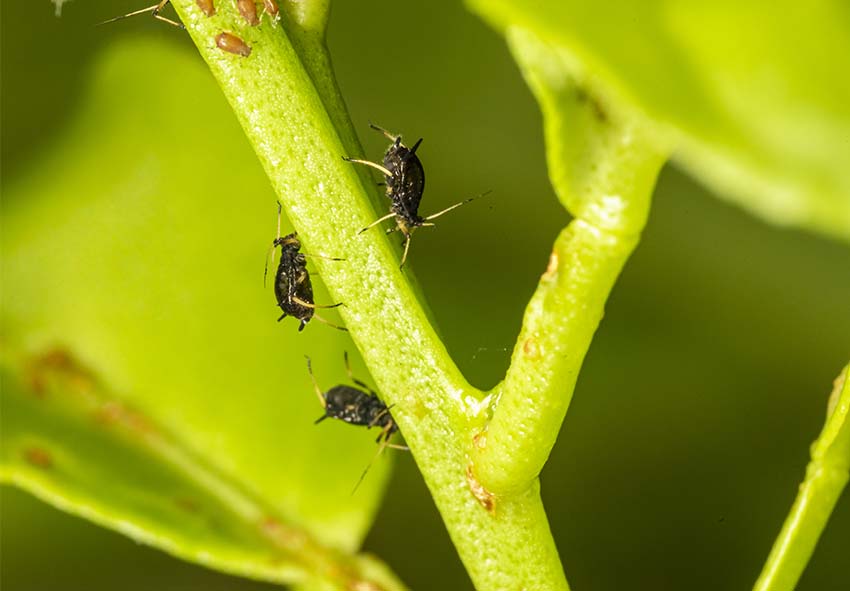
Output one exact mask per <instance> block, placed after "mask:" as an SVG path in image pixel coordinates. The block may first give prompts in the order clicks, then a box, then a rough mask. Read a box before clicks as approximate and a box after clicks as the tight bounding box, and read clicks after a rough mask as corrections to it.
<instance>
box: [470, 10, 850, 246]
mask: <svg viewBox="0 0 850 591" xmlns="http://www.w3.org/2000/svg"><path fill="white" fill-rule="evenodd" d="M468 3H469V4H470V6H472V7H473V8H474V9H475V10H476V11H478V12H479V13H481V14H482V15H483V16H484V17H485V18H487V19H488V20H489V21H490V22H491V23H493V24H494V25H495V26H497V27H498V28H499V29H502V30H504V29H506V28H507V27H510V26H521V27H524V28H527V29H528V30H530V31H533V32H534V33H535V34H537V35H538V36H540V37H541V39H543V40H544V41H547V42H549V43H551V44H553V45H556V46H558V47H560V48H561V49H562V50H563V51H565V52H568V53H569V54H570V55H571V56H572V57H573V58H574V59H575V60H576V61H577V62H579V63H581V64H582V65H583V67H584V68H586V69H587V70H588V71H592V72H593V73H594V75H595V76H597V77H598V79H599V82H600V86H601V87H602V88H604V90H605V91H606V92H607V93H608V94H609V95H610V96H611V97H612V98H613V99H616V100H617V102H619V103H622V104H623V105H629V106H630V107H634V108H637V109H639V110H640V111H641V112H643V113H645V114H646V115H647V117H648V118H649V119H650V120H651V121H653V122H654V123H655V125H656V128H657V130H658V131H659V132H663V133H669V134H670V136H671V138H672V139H673V141H674V144H673V145H674V148H675V157H676V159H677V160H678V161H679V162H681V163H682V164H683V165H684V166H686V167H687V168H688V169H689V170H690V171H692V172H693V173H694V174H695V175H697V176H698V177H699V178H700V179H702V181H703V182H704V183H706V184H708V185H710V186H711V187H712V188H713V189H714V190H715V191H716V192H717V193H718V194H719V195H722V196H724V197H728V198H730V199H732V200H734V201H736V202H737V203H740V204H741V205H742V206H744V207H746V208H748V209H749V210H751V211H752V212H754V213H756V214H758V215H760V216H762V217H764V218H765V219H767V220H770V221H772V222H776V223H780V224H793V225H799V226H803V227H807V228H811V229H813V230H818V231H821V232H824V233H827V234H829V235H832V236H834V237H839V238H842V239H844V240H848V239H850V176H848V174H847V162H850V143H848V142H847V137H848V136H850V79H848V77H847V76H846V73H847V72H848V71H850V12H849V11H848V6H847V4H846V3H845V2H840V1H838V0H822V1H817V2H808V3H799V2H793V1H791V0H783V1H780V2H773V3H771V4H770V5H769V6H767V5H765V4H764V3H762V2H758V1H754V0H750V1H746V2H737V1H732V0H723V1H720V2H710V3H707V2H696V1H690V2H678V1H668V0H654V1H651V2H639V3H638V2H626V1H619V2H614V3H607V4H606V5H605V7H604V8H602V7H600V6H599V5H597V4H594V3H589V2H581V1H580V0H564V1H559V2H528V1H523V0H468Z"/></svg>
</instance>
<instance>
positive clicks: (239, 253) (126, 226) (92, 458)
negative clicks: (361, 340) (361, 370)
mask: <svg viewBox="0 0 850 591" xmlns="http://www.w3.org/2000/svg"><path fill="white" fill-rule="evenodd" d="M105 55H106V57H105V58H104V59H102V61H101V62H100V63H99V64H98V65H97V67H96V76H95V81H94V84H93V88H92V90H91V91H90V92H89V93H88V96H87V98H86V100H85V103H84V104H85V107H84V111H83V112H82V113H80V114H79V116H78V117H77V118H76V119H75V121H74V122H73V124H72V125H71V126H70V129H69V130H68V132H67V134H66V135H65V136H64V137H63V138H62V139H61V140H59V141H58V143H57V145H55V146H54V149H53V150H52V151H51V153H50V154H49V155H48V156H46V157H45V158H44V159H43V160H41V161H40V162H37V163H35V165H34V166H32V168H31V169H30V170H29V171H28V173H27V174H25V175H24V176H23V177H22V178H19V179H13V180H12V181H11V183H10V184H9V185H8V186H7V190H6V191H5V192H4V200H3V219H4V231H3V234H2V257H3V258H2V265H3V267H2V268H3V285H4V286H7V288H6V293H4V306H3V310H2V328H3V334H4V335H5V336H4V343H3V344H4V350H6V351H7V355H6V356H7V357H8V358H9V359H12V360H13V361H12V362H10V363H11V365H10V367H11V371H12V374H11V377H10V378H8V379H9V380H11V382H10V383H21V381H22V380H23V378H22V376H23V375H24V374H23V373H22V372H23V369H22V368H23V366H24V365H25V364H26V360H27V359H37V358H39V357H40V356H42V355H43V354H45V352H49V351H63V352H67V353H68V354H69V355H70V357H71V358H73V359H75V360H76V361H75V363H79V365H80V366H81V367H84V368H87V369H86V371H91V373H92V374H93V375H95V376H96V377H97V378H96V379H97V382H98V383H99V384H102V385H103V389H104V391H106V392H109V393H110V394H108V395H105V396H106V397H107V399H109V400H112V399H113V398H114V399H115V400H116V401H118V402H119V403H120V404H122V405H123V404H127V405H130V407H132V408H133V409H134V412H137V413H139V414H140V415H141V416H144V417H145V421H146V422H149V423H150V424H152V425H155V426H156V429H157V430H161V431H162V432H163V433H167V434H169V435H168V437H167V440H168V442H169V443H168V449H170V450H172V451H171V452H169V453H167V454H165V455H163V454H162V453H161V451H162V450H161V449H159V448H157V449H153V450H152V449H150V448H149V447H150V446H148V447H144V446H143V447H142V448H139V447H137V446H133V445H131V444H129V443H128V442H126V441H122V440H121V438H120V437H116V436H114V434H112V433H109V432H103V431H102V429H101V428H100V427H99V426H98V425H97V424H95V423H93V422H92V421H91V420H89V419H88V418H87V417H86V416H84V415H85V413H83V414H80V412H72V413H65V412H64V411H63V412H54V411H53V410H51V408H50V407H49V406H45V405H43V404H40V403H37V402H36V401H35V400H34V399H32V398H31V397H29V395H27V394H25V393H21V389H22V388H17V387H15V388H8V387H5V385H4V388H3V407H4V413H3V437H4V441H3V443H4V456H3V476H4V479H5V480H7V481H12V482H15V483H17V484H19V485H21V486H23V487H25V488H27V489H28V490H31V491H33V492H34V493H35V494H37V495H39V496H41V497H42V498H46V499H47V500H49V501H50V502H52V503H54V504H56V505H58V506H60V507H63V508H65V509H68V510H72V511H74V512H77V513H80V514H83V515H86V516H91V517H93V518H95V519H96V520H97V521H99V522H100V523H102V524H104V525H107V526H108V527H112V528H115V529H120V530H121V531H124V532H125V533H131V534H132V535H133V536H134V537H136V538H137V539H140V540H143V541H146V542H149V543H153V544H155V545H157V546H159V547H162V548H164V549H166V550H168V551H170V552H172V553H175V554H177V555H179V556H182V557H184V558H188V559H192V560H198V561H201V562H204V563H205V564H208V565H210V566H213V567H216V568H221V569H224V570H229V571H235V572H242V573H245V574H250V575H252V576H255V577H261V578H268V579H272V580H277V581H295V580H303V579H304V578H305V577H319V578H320V579H321V578H326V579H328V580H330V581H331V582H333V576H336V575H333V576H332V575H331V574H328V573H329V572H331V571H333V569H331V570H327V569H324V567H323V565H324V564H325V563H324V562H322V561H321V560H320V561H318V562H316V561H311V560H312V558H311V559H310V560H307V559H305V558H304V557H303V556H302V557H300V558H299V557H298V556H295V557H294V558H293V559H292V560H289V559H287V560H283V561H281V562H275V563H269V557H270V547H269V544H268V540H267V539H265V540H264V538H263V537H262V536H259V535H258V532H257V527H258V525H257V523H256V519H255V518H256V517H258V516H259V515H260V514H262V515H263V516H264V517H263V519H264V520H265V519H266V517H265V516H268V517H269V518H270V519H273V520H274V521H275V522H279V523H281V524H283V525H284V526H285V527H286V528H291V531H294V532H297V533H298V535H303V536H305V539H309V540H310V544H314V545H315V547H316V548H318V549H320V550H321V552H320V553H318V554H321V555H323V556H330V557H333V559H334V560H343V558H344V556H343V555H344V554H350V553H352V552H354V551H355V550H356V548H357V547H358V545H359V543H360V541H361V540H362V537H363V535H364V533H365V531H366V528H367V527H368V525H369V523H370V522H371V519H372V517H373V515H374V512H375V510H376V506H377V503H378V500H379V497H380V493H381V490H382V488H383V484H384V481H385V479H386V476H387V468H388V465H389V461H388V457H389V455H388V454H385V455H384V457H383V458H380V459H379V460H378V461H377V462H376V463H375V465H374V466H373V468H372V470H371V471H370V473H369V477H368V478H367V479H366V481H365V482H364V484H363V485H362V486H361V487H360V488H359V490H358V491H357V494H356V495H352V494H351V490H352V488H353V486H354V484H355V483H356V482H357V479H358V477H359V475H360V473H361V472H362V470H363V468H364V467H365V466H366V464H367V463H368V462H369V460H370V459H371V458H372V455H373V454H374V449H375V444H374V437H373V436H370V435H369V434H368V433H366V432H363V431H360V430H356V429H352V428H350V427H349V426H347V425H344V424H341V423H335V422H326V423H323V424H322V425H318V426H315V425H313V420H314V419H315V418H316V417H317V416H319V415H320V414H321V408H320V406H319V404H318V402H317V401H316V398H315V395H314V393H313V391H312V385H311V382H310V379H309V375H308V373H307V369H306V364H305V360H304V354H305V353H306V352H309V353H310V355H311V356H312V357H313V365H314V369H315V370H316V373H317V377H318V380H319V382H320V383H321V384H322V385H323V386H324V387H329V386H331V385H333V384H335V383H339V382H341V381H343V380H345V379H346V378H345V371H344V367H343V363H342V353H343V350H344V349H348V350H350V351H351V350H352V349H353V347H352V345H351V343H350V341H349V340H348V338H347V337H346V336H345V334H344V333H341V332H339V331H336V330H333V329H331V328H329V327H326V326H323V325H321V324H319V323H312V324H310V325H309V326H308V327H307V328H306V329H305V331H304V332H303V333H300V334H299V333H298V332H297V330H296V324H295V323H293V322H291V321H289V322H288V321H286V320H284V321H283V322H281V323H280V324H278V323H277V322H276V319H277V317H278V309H277V308H276V306H275V301H274V296H273V293H272V291H271V288H270V287H269V288H268V289H266V288H264V287H263V279H262V266H263V264H264V258H265V255H266V251H267V248H268V246H269V245H270V243H271V240H272V238H274V230H275V216H276V204H275V196H274V194H273V192H272V191H271V189H270V188H269V186H268V183H267V180H266V179H265V177H264V175H263V173H262V170H261V169H260V167H259V165H258V163H257V162H256V158H255V156H254V154H253V152H252V151H251V150H250V148H249V147H248V145H247V142H246V141H245V139H244V135H243V134H242V131H241V129H240V128H239V127H238V125H237V123H236V121H235V120H234V118H233V116H232V113H231V112H230V110H229V108H228V107H227V105H226V103H225V102H224V101H223V100H222V99H221V98H220V94H219V91H218V89H217V88H216V86H215V83H214V81H213V80H212V78H211V77H210V76H209V74H208V72H207V71H206V69H205V67H204V66H203V64H202V63H201V62H200V61H199V60H198V59H197V57H195V56H191V57H190V56H189V55H188V54H187V53H185V52H182V51H178V50H175V49H173V48H166V47H163V46H162V45H158V44H155V43H153V42H151V41H145V40H142V41H136V42H132V43H123V44H122V45H120V46H118V47H115V48H113V49H112V50H111V51H109V52H106V53H105ZM289 228H290V227H289V226H288V222H287V221H286V220H284V231H291V230H290V229H289ZM328 254H334V253H328ZM328 298H329V296H328V295H327V294H326V292H325V291H324V290H323V289H321V288H320V287H319V286H318V285H317V293H316V301H317V302H318V303H329V302H328V301H327V300H328ZM22 364H24V365H22ZM7 365H8V363H7ZM361 377H363V378H365V379H368V377H367V376H361ZM77 410H78V411H79V410H80V409H77ZM90 410H91V409H89V411H90ZM89 411H86V412H89ZM26 445H35V446H36V447H37V448H41V447H44V448H45V450H46V452H47V453H48V454H49V455H50V457H52V458H55V462H54V463H55V466H56V469H54V470H48V471H46V472H45V471H44V470H36V469H35V468H34V467H33V464H32V462H27V461H26V458H25V457H24V456H22V455H21V453H22V452H21V450H22V449H26V448H25V447H24V448H22V447H21V446H26ZM7 448H8V449H7ZM172 452H173V454H176V456H173V457H172V456H171V455H170V454H171V453H172ZM174 457H179V458H180V460H179V461H174ZM22 458H24V459H22ZM199 474H200V475H206V474H209V475H215V476H214V478H213V477H209V478H208V477H206V476H202V477H199ZM219 486H221V487H223V488H222V489H221V490H225V491H238V494H237V493H232V494H231V492H227V493H226V494H221V490H219ZM181 491H185V494H186V495H187V498H189V499H196V500H197V504H198V506H201V507H204V508H205V509H207V510H208V512H207V511H205V512H204V514H205V515H207V516H209V515H214V518H215V520H214V523H213V522H210V521H204V518H202V517H199V516H198V514H195V513H192V512H191V511H186V510H181V508H180V507H179V506H177V505H179V503H177V505H175V502H176V501H175V495H178V494H180V492H181ZM180 498H182V497H180ZM193 502H194V501H193ZM246 507H248V508H247V509H246ZM184 509H185V508H184ZM308 554H310V553H308ZM318 554H317V555H318ZM310 555H311V556H312V554H310ZM345 560H349V562H350V559H345ZM352 564H354V565H355V567H356V568H354V567H353V568H354V570H353V571H351V572H349V573H348V574H351V573H354V575H352V576H355V575H356V574H357V573H358V572H362V568H366V566H368V565H365V564H364V563H362V561H361V560H360V559H357V561H356V562H354V563H352ZM369 569H370V570H373V569H374V567H373V566H369ZM337 570H339V569H337ZM377 570H378V571H380V570H381V569H380V568H377ZM343 571H345V569H343ZM346 572H348V571H346ZM329 577H330V578H329ZM379 578H380V577H379ZM395 587H397V585H396V584H393V586H388V587H387V588H395Z"/></svg>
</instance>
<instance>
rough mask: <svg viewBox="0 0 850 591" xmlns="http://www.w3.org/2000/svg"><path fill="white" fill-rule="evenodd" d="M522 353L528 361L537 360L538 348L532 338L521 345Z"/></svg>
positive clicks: (538, 355)
mask: <svg viewBox="0 0 850 591" xmlns="http://www.w3.org/2000/svg"><path fill="white" fill-rule="evenodd" d="M522 352H523V353H525V355H526V357H528V358H529V359H537V358H538V357H540V347H539V346H538V344H537V340H536V339H535V338H534V337H528V338H527V339H525V341H523V343H522Z"/></svg>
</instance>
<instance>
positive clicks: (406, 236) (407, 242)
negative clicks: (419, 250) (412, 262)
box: [398, 232, 410, 269]
mask: <svg viewBox="0 0 850 591" xmlns="http://www.w3.org/2000/svg"><path fill="white" fill-rule="evenodd" d="M409 250H410V234H408V233H407V232H405V234H404V254H402V255H401V264H400V265H399V266H398V268H399V269H401V268H402V267H404V262H405V261H406V260H407V251H409Z"/></svg>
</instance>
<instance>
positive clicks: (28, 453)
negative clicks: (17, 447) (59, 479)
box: [22, 445, 53, 470]
mask: <svg viewBox="0 0 850 591" xmlns="http://www.w3.org/2000/svg"><path fill="white" fill-rule="evenodd" d="M22 455H23V456H24V459H25V460H26V461H27V462H29V463H30V464H32V465H33V466H35V467H36V468H42V469H44V470H49V469H50V468H52V467H53V456H52V455H50V452H49V451H47V450H46V449H44V448H43V447H38V446H35V445H32V446H30V447H27V448H26V449H24V450H23V452H22Z"/></svg>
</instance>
